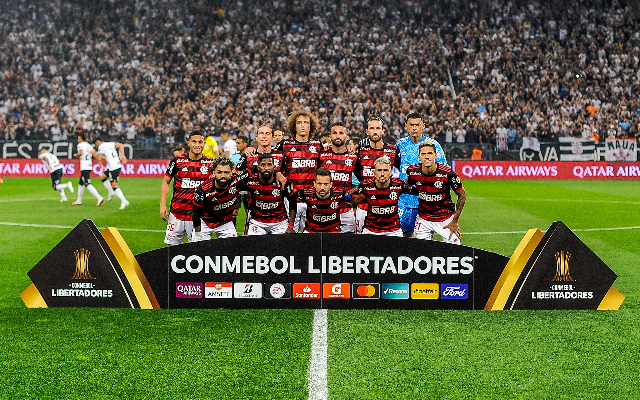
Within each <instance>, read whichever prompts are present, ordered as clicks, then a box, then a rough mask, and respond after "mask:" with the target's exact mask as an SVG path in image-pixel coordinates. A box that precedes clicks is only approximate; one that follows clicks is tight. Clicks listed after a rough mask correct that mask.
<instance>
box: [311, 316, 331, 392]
mask: <svg viewBox="0 0 640 400" xmlns="http://www.w3.org/2000/svg"><path fill="white" fill-rule="evenodd" d="M328 398H329V387H328V385H327V310H315V311H314V312H313V335H312V337H311V357H309V400H326V399H328Z"/></svg>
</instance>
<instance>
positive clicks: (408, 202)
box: [396, 135, 448, 208]
mask: <svg viewBox="0 0 640 400" xmlns="http://www.w3.org/2000/svg"><path fill="white" fill-rule="evenodd" d="M425 140H427V141H429V142H431V143H433V145H434V146H436V155H437V157H436V162H437V163H442V164H448V163H447V157H446V156H445V155H444V151H443V150H442V146H440V143H438V142H437V141H436V140H433V139H431V138H428V137H426V136H424V135H423V136H422V139H421V140H420V141H419V142H418V143H413V142H412V141H411V136H407V137H403V138H402V139H400V140H398V141H397V142H396V146H398V150H400V179H402V180H405V179H407V168H408V167H409V166H411V165H414V164H420V163H421V161H420V158H419V157H418V154H420V150H419V147H420V143H422V142H423V141H425ZM398 206H399V207H400V208H418V196H414V195H412V194H407V193H404V194H401V195H400V199H399V200H398Z"/></svg>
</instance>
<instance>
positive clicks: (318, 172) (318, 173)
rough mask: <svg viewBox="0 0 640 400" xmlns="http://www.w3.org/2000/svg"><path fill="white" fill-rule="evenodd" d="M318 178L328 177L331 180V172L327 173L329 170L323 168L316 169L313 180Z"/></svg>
mask: <svg viewBox="0 0 640 400" xmlns="http://www.w3.org/2000/svg"><path fill="white" fill-rule="evenodd" d="M319 176H328V177H329V178H331V171H329V169H328V168H324V167H321V168H318V169H317V170H316V176H315V178H317V177H319ZM315 178H314V179H315Z"/></svg>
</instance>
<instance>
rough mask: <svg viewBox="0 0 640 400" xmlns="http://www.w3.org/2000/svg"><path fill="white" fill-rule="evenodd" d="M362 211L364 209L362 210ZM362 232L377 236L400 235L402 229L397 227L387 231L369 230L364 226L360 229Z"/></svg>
mask: <svg viewBox="0 0 640 400" xmlns="http://www.w3.org/2000/svg"><path fill="white" fill-rule="evenodd" d="M363 211H364V210H363ZM362 233H363V234H365V235H378V236H397V237H402V229H401V228H398V229H396V230H395V231H389V232H371V231H370V230H368V229H367V228H364V229H363V230H362Z"/></svg>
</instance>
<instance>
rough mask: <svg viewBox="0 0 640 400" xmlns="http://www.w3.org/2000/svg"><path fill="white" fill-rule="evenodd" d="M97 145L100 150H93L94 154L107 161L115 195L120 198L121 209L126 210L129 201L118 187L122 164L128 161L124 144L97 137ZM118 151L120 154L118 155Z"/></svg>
mask: <svg viewBox="0 0 640 400" xmlns="http://www.w3.org/2000/svg"><path fill="white" fill-rule="evenodd" d="M94 143H95V145H96V147H97V149H98V151H95V150H93V151H92V153H93V156H94V157H95V158H97V159H98V161H102V159H103V158H104V159H105V160H106V161H107V166H108V168H109V169H108V170H107V171H105V174H106V175H107V178H108V179H109V182H111V188H112V189H113V191H114V192H115V195H116V196H118V198H119V199H120V209H121V210H124V209H125V208H126V207H127V206H128V205H129V201H127V199H126V198H125V197H124V193H122V189H120V188H119V187H118V180H119V179H120V169H121V168H122V164H123V163H125V164H126V162H127V157H125V156H124V146H123V145H122V143H119V142H104V141H103V140H102V139H101V138H100V137H97V138H96V139H95V142H94ZM118 151H119V152H120V156H118Z"/></svg>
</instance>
